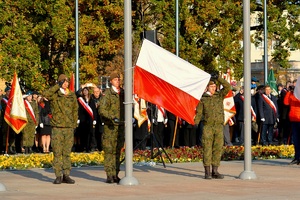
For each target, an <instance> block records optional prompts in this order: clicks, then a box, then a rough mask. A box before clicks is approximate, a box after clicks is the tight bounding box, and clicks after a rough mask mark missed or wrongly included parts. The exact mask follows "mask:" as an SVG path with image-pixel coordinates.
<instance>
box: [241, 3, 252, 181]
mask: <svg viewBox="0 0 300 200" xmlns="http://www.w3.org/2000/svg"><path fill="white" fill-rule="evenodd" d="M243 5H244V6H243V22H244V25H243V28H244V45H243V46H244V77H245V82H244V88H245V89H244V90H245V92H244V95H245V101H244V113H245V129H244V133H245V153H244V171H243V172H242V173H241V174H240V176H239V177H240V179H256V175H255V172H254V171H252V169H251V159H252V158H251V91H250V89H251V85H250V84H251V81H250V80H251V59H250V57H251V53H250V49H251V44H250V0H243Z"/></svg>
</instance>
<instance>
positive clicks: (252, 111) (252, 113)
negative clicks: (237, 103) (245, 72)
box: [240, 95, 256, 121]
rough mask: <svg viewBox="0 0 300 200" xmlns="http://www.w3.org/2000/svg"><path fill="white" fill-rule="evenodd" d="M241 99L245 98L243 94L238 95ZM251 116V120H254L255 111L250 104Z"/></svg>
mask: <svg viewBox="0 0 300 200" xmlns="http://www.w3.org/2000/svg"><path fill="white" fill-rule="evenodd" d="M240 97H241V99H242V101H244V100H245V97H244V96H243V95H240ZM251 116H252V121H256V113H255V112H254V109H253V107H252V106H251Z"/></svg>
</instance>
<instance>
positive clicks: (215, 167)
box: [212, 166, 224, 179]
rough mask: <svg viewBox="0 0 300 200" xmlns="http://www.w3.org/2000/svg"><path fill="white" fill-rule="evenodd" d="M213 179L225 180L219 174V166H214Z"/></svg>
mask: <svg viewBox="0 0 300 200" xmlns="http://www.w3.org/2000/svg"><path fill="white" fill-rule="evenodd" d="M212 178H214V179H223V178H224V176H223V175H222V174H220V173H219V172H218V167H217V166H212Z"/></svg>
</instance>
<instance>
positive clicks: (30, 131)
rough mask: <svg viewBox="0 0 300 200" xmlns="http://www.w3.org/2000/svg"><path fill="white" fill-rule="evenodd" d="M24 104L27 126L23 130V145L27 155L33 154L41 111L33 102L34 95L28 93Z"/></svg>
mask: <svg viewBox="0 0 300 200" xmlns="http://www.w3.org/2000/svg"><path fill="white" fill-rule="evenodd" d="M23 98H25V99H24V104H25V108H26V115H27V120H28V122H27V124H26V126H25V127H24V129H23V130H22V134H23V137H22V145H23V147H24V149H25V153H26V154H27V153H32V149H31V147H32V145H33V143H34V134H36V128H37V125H38V122H39V109H38V105H37V103H36V102H35V101H33V100H32V93H31V92H30V91H28V92H27V93H26V95H24V96H23Z"/></svg>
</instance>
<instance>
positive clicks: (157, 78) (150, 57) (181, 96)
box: [134, 39, 210, 124]
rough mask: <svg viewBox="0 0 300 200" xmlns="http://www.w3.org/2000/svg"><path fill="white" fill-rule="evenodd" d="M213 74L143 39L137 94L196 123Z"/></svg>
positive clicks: (136, 74)
mask: <svg viewBox="0 0 300 200" xmlns="http://www.w3.org/2000/svg"><path fill="white" fill-rule="evenodd" d="M209 80H210V74H208V73H206V72H204V71H203V70H201V69H199V68H197V67H195V66H194V65H192V64H190V63H189V62H187V61H185V60H183V59H181V58H179V57H178V56H176V55H174V54H172V53H171V52H169V51H166V50H165V49H163V48H161V47H159V46H158V45H156V44H154V43H152V42H150V41H149V40H146V39H144V41H143V45H142V48H141V51H140V54H139V57H138V60H137V63H136V66H135V68H134V94H137V95H138V97H139V98H142V99H145V100H146V101H148V102H151V103H153V104H156V105H158V106H161V107H163V108H165V109H166V110H168V111H169V112H171V113H173V114H174V115H176V116H178V117H180V118H182V119H184V120H185V121H187V122H188V123H190V124H194V117H195V108H196V107H197V105H198V103H199V101H200V98H201V96H202V94H203V92H204V90H205V88H206V86H207V84H208V82H209Z"/></svg>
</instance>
